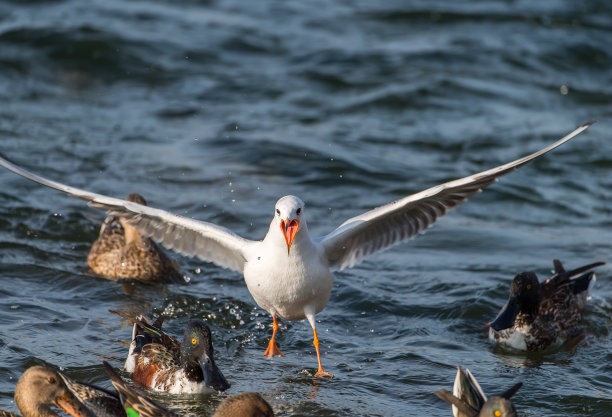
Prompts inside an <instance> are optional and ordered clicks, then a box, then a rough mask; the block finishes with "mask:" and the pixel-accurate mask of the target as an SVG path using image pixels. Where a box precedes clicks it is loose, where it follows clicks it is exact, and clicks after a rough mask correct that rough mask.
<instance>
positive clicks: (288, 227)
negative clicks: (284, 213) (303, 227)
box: [280, 217, 300, 255]
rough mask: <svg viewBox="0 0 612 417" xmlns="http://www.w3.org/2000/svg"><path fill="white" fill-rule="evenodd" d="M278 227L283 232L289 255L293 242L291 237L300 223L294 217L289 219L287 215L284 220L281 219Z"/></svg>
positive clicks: (293, 236)
mask: <svg viewBox="0 0 612 417" xmlns="http://www.w3.org/2000/svg"><path fill="white" fill-rule="evenodd" d="M280 228H281V231H282V232H283V236H284V237H285V242H287V255H289V251H290V250H291V244H292V243H293V239H294V238H295V235H296V234H297V232H298V229H299V228H300V224H299V223H298V221H297V220H295V219H293V220H291V221H289V217H287V219H286V220H281V222H280Z"/></svg>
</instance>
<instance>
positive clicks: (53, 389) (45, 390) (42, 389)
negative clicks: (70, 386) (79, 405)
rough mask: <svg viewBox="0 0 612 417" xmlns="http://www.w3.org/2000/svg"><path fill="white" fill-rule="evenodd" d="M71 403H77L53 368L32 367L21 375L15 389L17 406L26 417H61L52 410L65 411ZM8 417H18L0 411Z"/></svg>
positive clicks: (0, 412)
mask: <svg viewBox="0 0 612 417" xmlns="http://www.w3.org/2000/svg"><path fill="white" fill-rule="evenodd" d="M71 402H74V403H76V401H74V398H73V397H71V396H70V393H69V391H68V390H67V389H66V386H65V385H64V383H63V382H62V379H61V378H60V376H59V373H58V372H57V371H56V370H54V369H51V368H46V367H43V366H32V367H31V368H28V369H26V371H25V372H24V373H23V374H22V375H21V377H20V378H19V381H17V386H16V387H15V404H16V405H17V408H18V409H19V411H20V412H21V414H23V416H24V417H45V416H46V417H55V416H57V417H59V415H58V414H57V413H56V412H55V411H54V410H53V409H52V408H51V405H52V404H53V405H56V406H57V407H60V408H61V409H63V410H66V409H65V408H64V407H67V405H68V404H70V403H71ZM0 415H2V416H6V417H9V416H10V417H18V416H19V415H18V414H15V413H11V412H9V411H0Z"/></svg>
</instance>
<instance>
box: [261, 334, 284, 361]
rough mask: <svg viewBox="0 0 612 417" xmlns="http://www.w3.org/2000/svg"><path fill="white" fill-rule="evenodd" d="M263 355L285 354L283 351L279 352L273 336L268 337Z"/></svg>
mask: <svg viewBox="0 0 612 417" xmlns="http://www.w3.org/2000/svg"><path fill="white" fill-rule="evenodd" d="M264 356H267V357H269V358H273V357H274V356H285V355H283V352H281V351H280V349H279V348H278V345H277V344H276V341H275V340H274V338H272V339H270V343H268V348H267V349H266V353H264Z"/></svg>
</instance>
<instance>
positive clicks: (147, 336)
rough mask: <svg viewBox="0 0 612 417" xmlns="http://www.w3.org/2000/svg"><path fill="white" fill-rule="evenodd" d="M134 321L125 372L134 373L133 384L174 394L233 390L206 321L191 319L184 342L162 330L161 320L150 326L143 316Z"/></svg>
mask: <svg viewBox="0 0 612 417" xmlns="http://www.w3.org/2000/svg"><path fill="white" fill-rule="evenodd" d="M133 321H134V326H133V329H132V342H131V344H130V350H129V352H128V357H127V359H126V362H125V370H126V371H128V372H132V373H133V379H134V381H136V382H138V383H140V384H142V385H144V386H146V387H149V388H152V389H155V390H157V391H165V392H169V393H172V394H180V393H205V392H214V391H225V390H227V389H228V388H229V387H230V384H229V383H228V382H227V381H226V379H225V377H224V376H223V374H222V373H221V371H220V370H219V368H217V365H216V363H215V358H214V350H213V345H212V335H211V332H210V329H209V328H208V326H207V325H206V324H205V323H204V322H203V321H201V320H191V321H190V322H189V323H188V324H187V328H186V329H185V333H184V336H183V341H182V342H178V341H177V340H176V339H174V338H173V337H171V336H168V335H167V334H165V333H164V332H163V331H162V330H161V323H162V320H157V321H156V322H155V323H154V324H150V323H149V322H148V321H147V320H146V319H145V318H144V317H142V316H141V317H138V318H136V319H135V320H133ZM201 362H204V363H203V365H202V364H201Z"/></svg>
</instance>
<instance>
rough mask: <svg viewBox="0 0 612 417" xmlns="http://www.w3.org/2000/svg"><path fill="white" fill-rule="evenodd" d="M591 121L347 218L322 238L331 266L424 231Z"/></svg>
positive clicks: (348, 264) (352, 261)
mask: <svg viewBox="0 0 612 417" xmlns="http://www.w3.org/2000/svg"><path fill="white" fill-rule="evenodd" d="M591 124H593V122H589V123H586V124H584V125H582V126H579V127H578V128H576V129H575V130H574V131H572V132H571V133H569V134H568V135H567V136H565V137H563V138H561V139H559V140H558V141H557V142H555V143H553V144H552V145H549V146H547V147H546V148H544V149H541V150H539V151H538V152H535V153H532V154H531V155H528V156H525V157H523V158H520V159H517V160H516V161H513V162H509V163H507V164H504V165H501V166H498V167H496V168H492V169H489V170H487V171H483V172H480V173H478V174H474V175H470V176H469V177H465V178H461V179H458V180H454V181H450V182H447V183H444V184H440V185H437V186H435V187H432V188H429V189H427V190H425V191H421V192H419V193H416V194H413V195H410V196H407V197H404V198H401V199H399V200H397V201H394V202H392V203H389V204H386V205H384V206H380V207H377V208H375V209H373V210H370V211H368V212H366V213H364V214H362V215H360V216H357V217H353V218H351V219H348V220H347V221H345V222H344V223H342V224H341V225H340V227H338V228H337V229H336V230H334V231H333V232H331V233H330V234H328V235H327V236H323V237H322V238H320V244H321V246H322V247H323V250H324V253H325V256H326V258H327V260H328V262H329V265H330V267H332V268H337V269H344V268H346V267H351V266H353V265H355V264H356V263H357V262H359V261H360V260H361V259H363V258H364V257H366V256H368V255H371V254H373V253H375V252H378V251H380V250H382V249H385V248H387V247H389V246H392V245H395V244H397V243H400V242H402V241H404V240H406V239H408V238H411V237H413V236H414V235H416V234H417V233H422V232H424V231H425V230H426V229H427V228H428V227H429V226H431V225H432V224H433V223H434V222H435V221H436V220H438V219H439V218H440V217H442V216H443V215H444V214H446V212H447V211H448V210H450V209H452V208H454V207H456V206H458V205H460V204H462V203H464V202H465V201H466V200H467V198H468V197H470V196H472V195H474V194H476V193H478V192H480V191H481V190H482V189H483V188H485V187H486V186H488V185H491V184H493V183H494V182H495V181H497V179H498V178H499V177H501V176H502V175H506V174H507V173H509V172H511V171H513V170H515V169H516V168H518V167H520V166H522V165H525V164H527V163H528V162H530V161H532V160H534V159H535V158H537V157H538V156H540V155H544V154H545V153H547V152H549V151H551V150H553V149H555V148H556V147H558V146H560V145H562V144H564V143H565V142H567V141H568V140H570V139H572V138H573V137H574V136H576V135H578V134H579V133H581V132H582V131H584V130H586V129H587V128H588V127H589V126H590V125H591Z"/></svg>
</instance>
